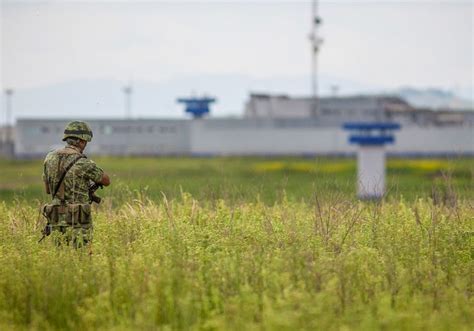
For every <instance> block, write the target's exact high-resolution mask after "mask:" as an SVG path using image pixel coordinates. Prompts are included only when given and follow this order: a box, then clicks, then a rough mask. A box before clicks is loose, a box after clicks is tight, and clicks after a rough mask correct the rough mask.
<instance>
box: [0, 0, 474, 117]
mask: <svg viewBox="0 0 474 331" xmlns="http://www.w3.org/2000/svg"><path fill="white" fill-rule="evenodd" d="M473 7H474V5H473V3H472V2H471V1H466V2H461V1H457V2H456V1H449V2H448V1H446V2H432V1H397V2H394V1H383V2H382V3H381V2H368V1H367V2H364V1H326V2H324V1H323V2H322V3H321V4H320V15H321V16H322V18H323V25H322V29H321V34H322V37H323V38H324V44H323V46H322V50H321V56H320V68H321V74H322V77H323V80H324V82H323V83H324V84H323V86H322V89H323V91H322V92H323V93H325V92H326V93H327V86H330V85H332V84H337V85H340V88H341V90H342V91H344V89H345V88H346V89H347V90H351V89H352V88H353V87H354V86H365V87H371V88H374V89H393V88H397V87H400V86H413V87H440V88H444V89H449V90H454V91H458V92H459V93H461V94H462V95H463V96H464V97H470V96H471V97H472V86H473V85H474V84H473V77H474V66H473V15H474V12H473V11H474V8H473ZM309 19H310V3H309V2H295V1H292V2H272V1H252V2H249V1H236V2H224V1H213V2H181V1H178V2H176V1H174V2H158V1H154V2H140V3H137V2H133V3H130V2H111V1H107V2H106V1H95V2H66V1H54V2H35V1H21V2H20V1H2V12H1V29H2V31H1V38H2V45H1V70H2V71H1V75H0V76H1V80H2V82H1V83H2V85H3V87H7V86H8V87H13V88H15V90H18V93H17V95H16V97H17V98H20V97H21V94H20V91H21V90H22V89H24V90H28V91H31V90H32V89H36V91H40V90H41V89H43V90H44V89H47V88H51V87H52V86H56V87H57V86H61V84H71V82H81V81H88V82H90V81H103V82H106V81H112V82H117V83H118V84H119V85H120V84H121V83H125V82H128V81H129V80H133V81H134V82H138V83H137V84H140V82H141V83H144V82H147V83H149V84H155V85H156V86H162V87H163V86H166V84H167V83H170V84H177V83H176V82H181V83H180V84H181V86H182V87H183V89H182V91H183V92H184V91H186V93H187V91H191V90H195V91H196V92H198V93H202V92H207V93H210V94H216V92H215V91H213V89H215V86H216V85H217V86H219V85H222V84H225V83H226V80H229V79H230V80H232V79H233V78H232V77H234V78H235V77H240V78H242V77H245V79H244V80H243V81H244V82H243V83H242V85H241V86H240V85H239V87H235V88H236V89H237V90H238V95H237V94H235V95H233V96H231V95H229V96H228V97H226V95H225V94H224V95H221V96H218V97H219V98H220V102H219V105H218V109H219V110H220V111H221V113H225V111H224V110H225V109H228V110H232V112H233V113H236V111H237V108H239V107H240V109H238V111H237V113H238V112H240V110H241V105H242V104H243V102H244V99H245V93H247V92H248V90H255V89H256V88H258V89H259V90H262V91H263V90H266V89H267V90H270V91H274V90H275V89H277V90H283V89H286V88H287V87H289V88H288V89H289V91H288V92H291V93H297V94H305V93H309V90H310V87H309V83H308V82H309V79H308V77H307V75H308V73H309V68H310V65H309V64H310V53H309V43H308V39H307V35H308V32H309V28H310V21H309ZM201 76H202V77H212V79H211V80H212V81H213V82H214V83H215V84H208V85H207V86H206V83H203V84H200V83H199V80H197V79H196V77H201ZM190 77H191V78H190ZM219 77H221V81H219ZM186 81H188V82H189V84H186ZM206 81H207V80H204V82H206ZM252 82H253V83H252ZM272 82H274V83H275V84H276V85H275V86H277V87H276V88H275V86H273V85H272ZM157 84H159V85H157ZM193 85H194V86H193ZM195 85H198V86H195ZM346 85H347V86H346ZM78 86H81V85H80V84H79V85H78ZM267 86H268V88H266V87H267ZM324 89H326V91H324ZM174 92H178V90H174ZM281 92H285V91H281ZM137 93H138V91H137ZM170 93H171V92H170ZM236 93H237V92H236ZM137 97H138V94H137ZM161 97H162V98H165V99H166V102H167V103H166V105H171V104H172V103H173V102H174V101H173V100H174V97H176V95H162V96H161ZM120 100H121V99H120ZM120 100H119V99H117V100H115V101H114V102H115V103H117V102H120ZM17 101H18V103H17V104H19V105H21V104H24V105H25V104H28V100H26V101H25V100H23V101H21V100H17ZM143 103H144V104H145V103H147V102H143ZM2 105H3V102H2ZM163 105H165V104H164V103H163V102H161V103H160V101H157V103H156V106H157V107H164V106H163ZM18 107H19V106H18ZM114 107H116V106H114ZM28 109H30V108H28ZM31 109H32V108H31ZM144 109H145V108H143V110H142V111H140V109H137V113H139V114H142V115H147V114H148V113H147V111H145V110H144ZM40 111H41V110H40ZM29 112H30V110H28V111H27V110H26V109H21V108H20V109H18V108H17V113H20V114H24V115H31V114H29ZM163 114H166V112H163Z"/></svg>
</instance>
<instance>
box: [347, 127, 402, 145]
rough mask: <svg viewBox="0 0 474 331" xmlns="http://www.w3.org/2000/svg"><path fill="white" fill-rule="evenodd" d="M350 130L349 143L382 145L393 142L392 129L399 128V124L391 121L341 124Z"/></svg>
mask: <svg viewBox="0 0 474 331" xmlns="http://www.w3.org/2000/svg"><path fill="white" fill-rule="evenodd" d="M343 128H344V129H345V130H348V131H350V132H351V134H350V136H349V143H351V144H358V145H361V146H383V145H385V144H393V143H394V142H395V137H394V135H393V131H395V130H399V129H400V128H401V126H400V124H398V123H392V122H352V123H345V124H344V125H343Z"/></svg>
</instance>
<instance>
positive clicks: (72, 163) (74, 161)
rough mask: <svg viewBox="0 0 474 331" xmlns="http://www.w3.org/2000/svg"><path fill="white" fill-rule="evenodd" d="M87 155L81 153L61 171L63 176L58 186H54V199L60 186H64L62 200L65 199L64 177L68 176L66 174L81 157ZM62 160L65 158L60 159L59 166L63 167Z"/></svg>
mask: <svg viewBox="0 0 474 331" xmlns="http://www.w3.org/2000/svg"><path fill="white" fill-rule="evenodd" d="M85 157H86V156H85V155H83V154H79V155H78V156H77V157H76V158H75V159H74V160H72V161H71V163H69V165H68V166H67V167H66V168H65V169H64V171H63V172H62V173H61V177H60V178H59V181H58V183H57V184H56V187H55V188H54V191H53V195H52V197H53V199H54V197H55V196H56V194H57V193H58V191H59V188H60V187H61V186H62V192H61V193H62V194H61V195H62V196H61V199H62V200H61V202H63V201H64V185H63V181H64V178H65V177H66V174H67V172H68V171H69V170H70V169H71V168H72V166H73V165H74V164H75V163H76V162H77V161H79V160H80V159H83V158H85ZM62 161H63V158H61V159H60V161H59V163H60V164H59V165H58V168H59V167H61V164H62Z"/></svg>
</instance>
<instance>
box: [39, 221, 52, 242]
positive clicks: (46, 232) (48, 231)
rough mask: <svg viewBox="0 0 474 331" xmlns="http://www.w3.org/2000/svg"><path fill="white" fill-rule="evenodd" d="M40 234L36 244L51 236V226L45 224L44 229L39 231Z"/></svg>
mask: <svg viewBox="0 0 474 331" xmlns="http://www.w3.org/2000/svg"><path fill="white" fill-rule="evenodd" d="M41 234H42V235H43V236H42V237H41V239H40V240H38V244H39V243H40V242H42V241H43V239H44V238H46V237H47V236H49V235H50V234H51V225H49V223H48V224H46V225H45V227H44V229H43V230H42V231H41Z"/></svg>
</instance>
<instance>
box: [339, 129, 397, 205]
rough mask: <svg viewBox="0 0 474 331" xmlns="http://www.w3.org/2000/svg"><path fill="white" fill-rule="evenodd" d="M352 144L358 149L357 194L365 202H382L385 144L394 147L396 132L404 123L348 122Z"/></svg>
mask: <svg viewBox="0 0 474 331" xmlns="http://www.w3.org/2000/svg"><path fill="white" fill-rule="evenodd" d="M343 128H344V129H345V130H348V131H349V132H350V135H349V143H351V144H356V145H358V146H359V148H358V150H357V195H358V197H359V198H361V199H380V198H382V197H383V195H384V194H385V147H384V146H385V145H386V144H393V143H394V142H395V137H394V133H393V131H395V130H399V129H400V124H398V123H392V122H356V123H345V124H344V126H343Z"/></svg>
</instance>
